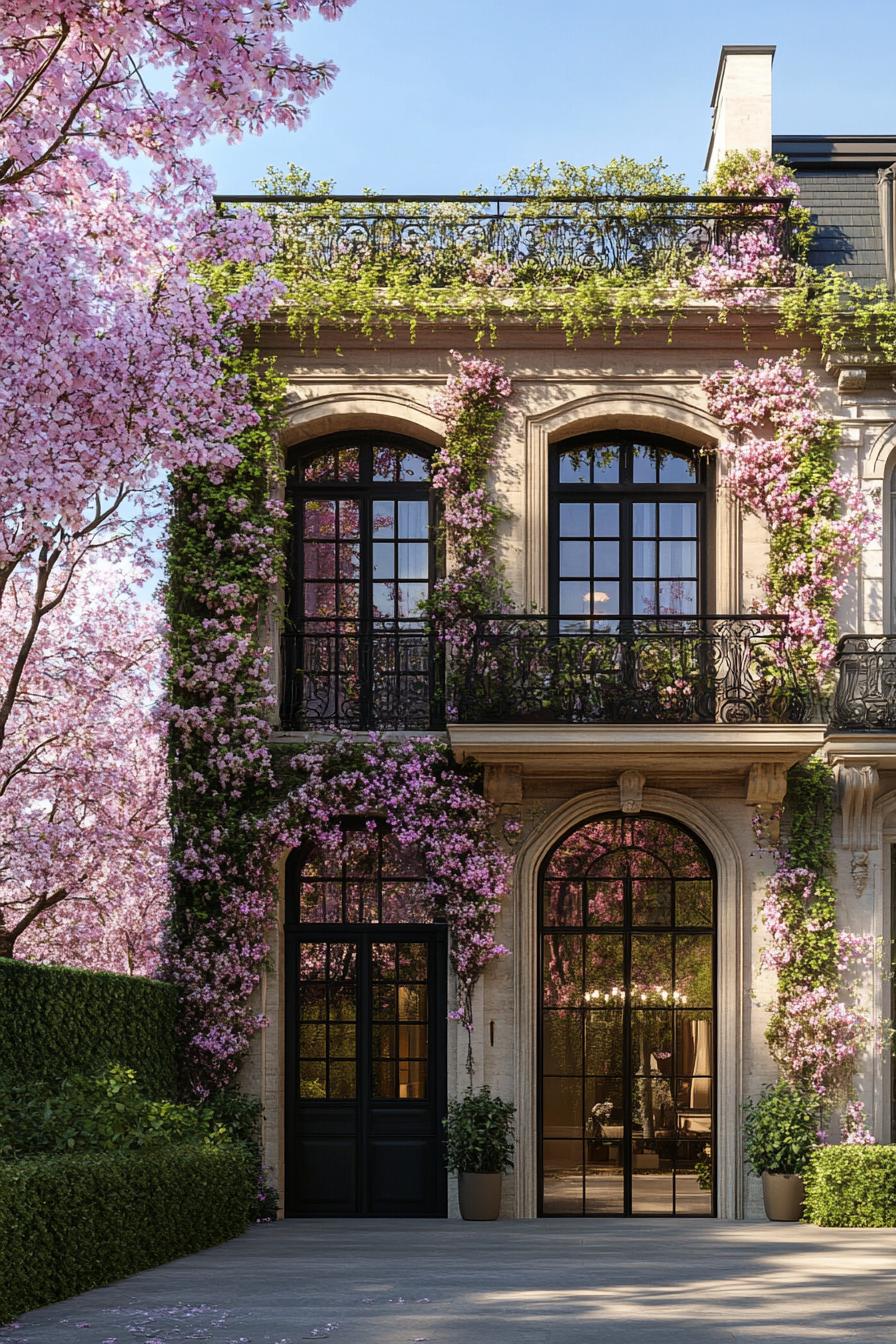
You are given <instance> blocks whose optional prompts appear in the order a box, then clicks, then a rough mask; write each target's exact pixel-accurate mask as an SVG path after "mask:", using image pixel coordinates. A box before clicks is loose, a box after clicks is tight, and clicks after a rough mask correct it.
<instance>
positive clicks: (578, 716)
mask: <svg viewBox="0 0 896 1344" xmlns="http://www.w3.org/2000/svg"><path fill="white" fill-rule="evenodd" d="M601 627H602V628H598V627H597V626H596V625H595V628H593V629H588V628H587V627H584V626H583V625H582V624H581V623H578V622H575V621H564V620H561V619H558V618H556V617H546V616H505V617H500V616H494V617H484V618H481V619H479V620H477V621H476V622H475V625H474V634H473V638H472V640H471V642H470V645H469V647H468V648H467V649H466V650H465V651H464V653H463V655H462V656H461V657H460V658H459V659H457V660H456V662H455V665H454V667H453V669H452V671H453V676H452V678H451V682H452V692H453V694H452V696H451V698H452V699H453V701H454V706H453V709H454V713H453V714H452V715H451V717H453V718H454V719H455V720H456V721H457V722H458V723H524V722H529V723H532V722H536V723H537V722H541V723H562V724H576V723H582V724H596V723H607V724H611V723H612V724H636V723H647V724H658V723H670V724H685V723H708V724H726V723H727V724H738V725H741V724H761V723H767V724H778V723H810V722H814V721H817V720H818V719H819V718H820V717H821V706H820V704H819V703H818V698H817V695H816V694H815V692H814V690H813V688H811V687H810V686H808V685H806V684H805V682H804V681H803V680H801V678H800V676H799V674H798V671H797V669H796V668H795V667H794V666H793V665H792V664H791V662H790V659H789V656H788V654H787V651H786V647H785V643H784V636H785V633H786V622H785V621H784V620H782V619H776V618H774V617H767V616H702V617H694V616H660V617H656V616H649V617H627V618H619V619H617V620H605V621H602V622H601Z"/></svg>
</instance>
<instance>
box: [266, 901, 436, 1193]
mask: <svg viewBox="0 0 896 1344" xmlns="http://www.w3.org/2000/svg"><path fill="white" fill-rule="evenodd" d="M446 953H447V940H446V931H445V929H444V927H440V926H437V925H407V924H404V925H382V924H380V925H370V926H367V927H362V928H359V927H358V926H354V927H351V928H348V927H345V926H343V927H341V928H340V927H337V926H333V925H303V926H300V928H299V929H298V930H297V931H293V932H291V933H290V934H289V935H288V942H287V956H288V962H289V976H288V980H287V1023H288V1031H287V1043H286V1048H287V1061H288V1067H287V1089H288V1093H287V1110H286V1123H287V1131H288V1132H287V1173H286V1214H287V1216H288V1217H289V1216H301V1215H309V1216H318V1217H320V1216H332V1217H352V1216H361V1217H364V1216H368V1217H378V1218H383V1217H407V1218H425V1217H444V1216H445V1214H446V1211H447V1210H446V1177H445V1168H444V1164H443V1161H442V1134H441V1121H442V1117H443V1116H444V1114H445V1106H446V1097H445V1090H446V1089H445V1077H446V1075H445V1057H446V1034H447V1033H446V1011H447V1003H446Z"/></svg>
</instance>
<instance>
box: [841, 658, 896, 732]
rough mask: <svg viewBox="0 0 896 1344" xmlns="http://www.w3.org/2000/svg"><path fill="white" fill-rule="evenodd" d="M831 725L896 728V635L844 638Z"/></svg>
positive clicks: (873, 729) (845, 729)
mask: <svg viewBox="0 0 896 1344" xmlns="http://www.w3.org/2000/svg"><path fill="white" fill-rule="evenodd" d="M831 728H832V730H833V731H835V732H839V733H892V732H896V635H844V636H843V638H842V639H841V640H840V643H839V644H838V646H837V688H836V691H835V692H834V699H833V707H832V711H831Z"/></svg>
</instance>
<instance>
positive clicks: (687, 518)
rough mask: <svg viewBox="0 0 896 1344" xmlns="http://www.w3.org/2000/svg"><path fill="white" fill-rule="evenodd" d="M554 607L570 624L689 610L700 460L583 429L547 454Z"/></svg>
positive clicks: (701, 584)
mask: <svg viewBox="0 0 896 1344" xmlns="http://www.w3.org/2000/svg"><path fill="white" fill-rule="evenodd" d="M550 486H551V534H552V545H551V567H552V572H551V594H552V601H551V606H552V609H553V610H554V611H556V612H557V613H558V614H559V615H560V616H562V617H563V618H564V623H565V625H566V628H567V629H572V628H575V629H592V630H609V631H611V630H615V629H618V618H619V617H622V618H626V617H628V618H645V617H646V618H649V617H662V616H674V617H682V616H685V617H686V616H695V615H698V614H700V613H701V612H702V611H703V610H704V609H705V597H706V592H705V589H706V557H705V537H706V516H705V515H706V495H707V468H706V463H705V461H703V459H701V458H700V456H699V455H698V454H697V453H696V451H695V450H694V449H692V448H689V447H687V446H686V445H685V444H681V443H677V442H675V441H674V440H672V439H665V438H660V437H659V436H657V435H648V434H640V433H628V432H625V433H622V432H612V433H601V434H589V435H584V436H582V437H580V438H575V439H568V440H565V441H564V442H563V443H561V444H559V445H557V446H556V447H555V448H554V450H553V452H552V455H551V480H550Z"/></svg>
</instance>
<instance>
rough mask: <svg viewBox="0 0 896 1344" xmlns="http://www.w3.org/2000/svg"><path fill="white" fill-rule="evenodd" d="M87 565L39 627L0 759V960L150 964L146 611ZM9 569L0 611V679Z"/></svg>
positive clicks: (156, 865) (160, 907) (159, 853)
mask: <svg viewBox="0 0 896 1344" xmlns="http://www.w3.org/2000/svg"><path fill="white" fill-rule="evenodd" d="M134 577H135V575H134V572H133V571H132V570H129V569H128V568H126V567H123V566H121V565H120V564H119V565H116V566H115V567H112V566H111V565H109V564H107V563H106V562H105V561H102V560H97V559H94V560H92V561H91V563H90V564H88V565H86V566H82V567H81V568H80V569H79V571H78V573H77V575H76V578H75V580H74V581H73V583H72V584H71V586H70V588H69V592H68V594H67V597H66V601H65V602H62V603H59V604H58V605H57V606H56V607H55V608H54V609H53V611H52V612H51V613H50V614H49V615H48V616H47V617H46V618H45V619H44V620H43V621H42V622H41V627H40V630H39V632H38V635H37V637H36V639H35V641H34V645H33V647H32V650H31V654H30V656H29V658H28V661H27V664H26V667H25V671H24V674H23V676H22V679H21V681H20V683H19V689H18V694H17V697H16V713H15V715H14V716H13V717H12V719H11V722H10V729H9V731H8V733H7V737H6V741H5V743H4V749H3V753H2V757H0V953H2V954H3V955H6V956H10V955H12V953H13V951H14V950H15V952H16V953H18V954H22V953H24V954H25V955H26V956H28V957H30V958H32V959H34V960H38V961H62V962H65V963H67V964H69V965H88V966H93V967H100V968H103V969H106V970H119V971H139V972H144V973H149V972H151V971H152V970H153V969H154V968H155V964H156V959H157V944H158V939H159V933H160V928H161V922H162V918H163V915H164V911H165V905H166V900H165V893H166V875H165V869H166V852H167V825H166V817H165V768H164V767H165V761H164V743H163V739H162V734H161V732H160V730H159V728H158V727H157V726H156V725H155V724H154V722H153V719H152V703H153V699H154V696H155V694H156V688H157V685H158V677H159V662H160V657H161V644H162V631H161V628H160V622H159V620H158V616H157V613H156V612H155V611H154V610H153V608H152V607H150V606H148V605H147V604H146V603H144V602H142V601H141V600H140V598H139V595H138V594H137V593H136V592H135V590H134V582H133V579H134ZM20 599H21V600H22V601H23V602H24V603H25V604H26V605H27V603H28V602H29V601H30V592H29V590H28V586H27V584H26V583H23V582H22V581H20V579H19V576H18V575H16V576H14V577H13V579H12V580H11V582H10V585H9V588H8V590H7V594H6V598H5V601H4V604H3V606H2V607H0V673H2V675H3V676H4V677H8V675H9V664H10V662H11V661H12V659H13V658H14V656H15V652H16V645H15V640H14V638H13V639H10V638H8V635H9V628H8V627H9V626H10V625H12V626H13V627H14V626H15V608H16V605H17V602H18V601H19V600H20Z"/></svg>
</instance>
